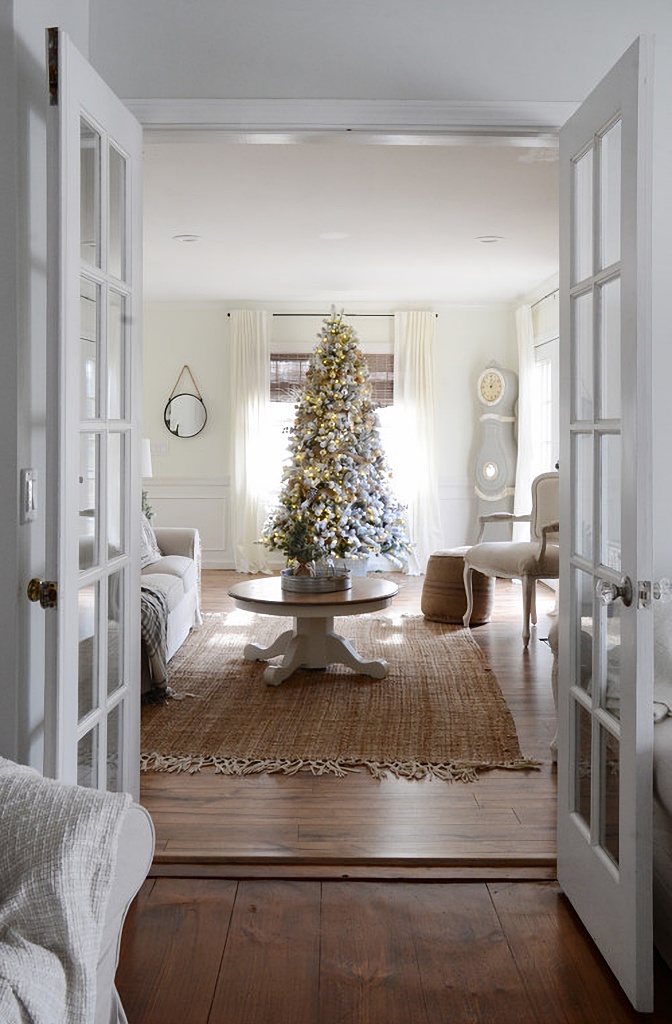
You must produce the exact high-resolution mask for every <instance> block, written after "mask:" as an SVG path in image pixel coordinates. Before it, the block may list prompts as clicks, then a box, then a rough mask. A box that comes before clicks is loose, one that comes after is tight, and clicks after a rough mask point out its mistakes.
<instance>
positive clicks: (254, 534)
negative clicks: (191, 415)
mask: <svg viewBox="0 0 672 1024" xmlns="http://www.w3.org/2000/svg"><path fill="white" fill-rule="evenodd" d="M230 320H231V332H230V354H231V362H230V384H231V402H230V408H231V435H230V436H231V441H232V453H231V455H232V461H231V464H232V466H233V472H232V480H233V501H232V503H231V532H232V539H233V548H234V555H235V565H236V571H237V572H269V571H270V569H269V561H268V549H267V548H266V547H264V546H263V545H262V544H259V543H258V541H259V538H260V536H261V529H262V526H263V524H264V519H265V517H266V514H267V493H268V467H267V466H266V462H265V459H264V431H265V430H267V429H268V406H269V404H270V397H269V393H270V361H271V355H270V334H271V331H270V325H271V315H270V313H267V312H258V311H252V310H235V311H233V312H232V313H231V317H230Z"/></svg>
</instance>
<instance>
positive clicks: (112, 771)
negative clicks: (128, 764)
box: [107, 704, 123, 793]
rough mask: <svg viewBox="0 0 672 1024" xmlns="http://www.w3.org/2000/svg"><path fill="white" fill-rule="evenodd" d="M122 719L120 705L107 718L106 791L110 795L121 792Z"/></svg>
mask: <svg viewBox="0 0 672 1024" xmlns="http://www.w3.org/2000/svg"><path fill="white" fill-rule="evenodd" d="M122 718H123V716H122V714H121V705H120V704H117V706H116V707H115V708H113V709H112V711H110V713H109V715H108V716H107V789H108V792H110V793H118V792H119V791H120V790H121V772H120V760H121V757H120V754H121V748H122V734H121V730H122Z"/></svg>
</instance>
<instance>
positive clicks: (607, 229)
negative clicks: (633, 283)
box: [600, 121, 621, 267]
mask: <svg viewBox="0 0 672 1024" xmlns="http://www.w3.org/2000/svg"><path fill="white" fill-rule="evenodd" d="M600 193H601V194H600V219H601V222H602V254H601V267H609V266H611V264H612V263H617V262H618V260H620V258H621V122H620V121H617V122H616V124H615V125H613V126H612V127H611V128H610V129H609V131H608V132H606V134H605V135H604V136H603V138H602V145H601V149H600Z"/></svg>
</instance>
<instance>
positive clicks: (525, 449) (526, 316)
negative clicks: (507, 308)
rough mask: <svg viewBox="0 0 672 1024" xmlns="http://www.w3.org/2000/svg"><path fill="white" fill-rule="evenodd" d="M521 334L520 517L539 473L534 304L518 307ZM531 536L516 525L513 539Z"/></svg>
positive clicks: (528, 506) (527, 506)
mask: <svg viewBox="0 0 672 1024" xmlns="http://www.w3.org/2000/svg"><path fill="white" fill-rule="evenodd" d="M516 334H517V337H518V423H517V427H518V457H517V461H516V483H515V492H514V498H513V511H514V513H515V515H517V516H523V515H527V513H528V512H529V511H530V509H531V506H532V481H533V479H534V477H535V476H536V475H537V472H538V468H537V465H538V458H537V450H536V446H535V437H536V436H537V430H538V417H537V407H536V403H535V402H534V398H533V388H534V366H535V363H534V329H533V326H532V307H531V306H519V307H518V309H517V310H516ZM529 539H530V528H529V526H528V525H527V524H526V523H514V524H513V540H514V541H522V540H529Z"/></svg>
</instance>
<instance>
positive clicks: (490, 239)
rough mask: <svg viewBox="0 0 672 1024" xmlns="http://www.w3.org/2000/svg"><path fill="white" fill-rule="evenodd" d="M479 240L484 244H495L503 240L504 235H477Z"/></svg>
mask: <svg viewBox="0 0 672 1024" xmlns="http://www.w3.org/2000/svg"><path fill="white" fill-rule="evenodd" d="M476 241H477V242H481V243H482V244H483V245H495V244H496V243H497V242H503V241H504V236H503V235H478V236H477V237H476Z"/></svg>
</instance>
